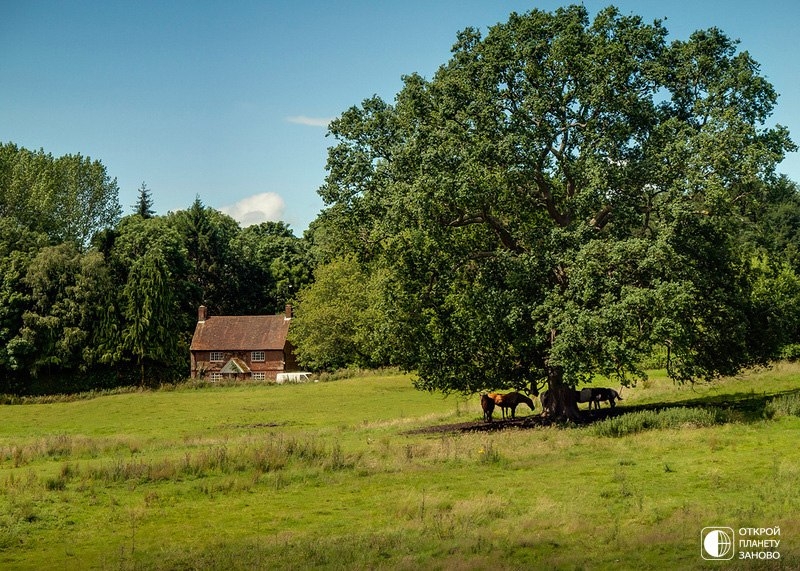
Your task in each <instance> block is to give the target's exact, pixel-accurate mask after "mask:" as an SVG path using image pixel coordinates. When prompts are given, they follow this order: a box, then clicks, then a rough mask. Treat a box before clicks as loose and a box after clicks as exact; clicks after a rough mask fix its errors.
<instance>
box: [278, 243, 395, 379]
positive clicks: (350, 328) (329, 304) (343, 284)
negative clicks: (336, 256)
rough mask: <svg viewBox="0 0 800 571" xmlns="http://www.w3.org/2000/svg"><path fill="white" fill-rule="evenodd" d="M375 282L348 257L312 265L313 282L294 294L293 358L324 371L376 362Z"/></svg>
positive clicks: (378, 325)
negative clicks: (314, 269)
mask: <svg viewBox="0 0 800 571" xmlns="http://www.w3.org/2000/svg"><path fill="white" fill-rule="evenodd" d="M378 285H379V284H377V283H376V280H375V279H374V276H370V275H369V274H367V273H366V272H365V271H364V270H363V269H362V268H361V266H360V265H359V263H358V262H357V261H356V260H355V259H353V258H352V257H350V258H344V259H340V260H335V261H333V262H331V263H329V264H325V265H322V266H319V267H317V269H316V271H315V272H314V282H313V283H312V284H311V285H309V286H308V287H306V288H305V289H303V290H301V292H300V294H299V299H300V305H299V307H298V308H297V310H296V312H295V316H294V319H293V320H292V327H291V328H290V330H289V340H290V341H291V342H292V344H293V345H295V347H296V357H297V359H298V362H299V363H301V364H302V365H303V366H304V367H306V368H310V369H312V370H328V371H331V370H335V369H339V368H344V367H346V366H347V365H349V364H355V365H357V366H366V367H369V366H372V365H374V364H377V356H378V355H379V353H380V348H381V346H382V344H381V342H380V339H379V334H378V332H379V331H380V328H381V321H382V319H384V315H382V314H381V313H380V311H379V310H378V305H377V303H376V297H377V295H378V293H379V292H378V291H377V287H378Z"/></svg>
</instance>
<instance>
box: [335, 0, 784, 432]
mask: <svg viewBox="0 0 800 571" xmlns="http://www.w3.org/2000/svg"><path fill="white" fill-rule="evenodd" d="M404 82H405V83H404V87H403V89H402V91H401V92H400V93H399V94H398V95H397V97H396V100H395V102H394V103H393V104H389V103H387V102H385V101H383V100H381V99H380V98H378V97H373V98H371V99H368V100H366V101H365V102H364V103H363V104H362V105H361V106H359V107H353V108H351V109H349V110H348V111H346V112H345V113H343V114H342V116H341V117H340V118H339V119H338V120H336V121H334V122H333V123H332V124H331V127H330V132H331V134H332V135H333V136H334V137H335V138H336V139H337V144H336V145H335V146H333V147H332V148H331V149H330V151H329V161H328V169H329V175H328V177H327V179H326V183H325V185H324V186H323V188H322V189H321V190H320V194H321V196H322V197H323V199H324V200H325V201H326V203H327V209H326V211H325V212H324V213H323V215H322V217H321V219H320V220H321V224H322V225H324V226H325V229H326V235H327V236H328V237H329V238H328V239H329V240H333V241H335V242H336V243H337V244H338V245H339V248H340V250H341V253H346V252H355V253H356V254H358V255H359V256H360V260H361V262H362V263H364V264H367V265H372V266H373V267H381V268H382V271H384V272H386V271H389V272H392V277H393V279H392V280H387V281H386V282H385V283H386V284H387V286H386V289H385V291H384V292H383V293H384V295H385V297H386V300H387V303H389V304H390V305H391V307H392V308H393V310H392V315H393V318H392V319H393V321H392V324H391V325H392V326H391V327H387V326H386V324H383V325H382V327H383V328H384V330H391V331H392V336H393V338H392V339H391V342H392V343H394V344H395V346H396V347H397V354H396V355H395V360H396V361H398V362H401V363H403V364H404V365H405V366H406V367H408V368H409V369H414V370H416V371H417V372H418V375H419V379H418V385H419V386H420V387H421V388H425V389H429V390H444V391H464V392H472V391H476V390H481V389H485V388H490V387H493V388H501V387H524V386H527V385H536V384H540V385H544V384H546V385H547V386H548V387H549V390H550V395H551V398H550V399H548V400H547V401H546V406H547V407H548V408H549V411H550V413H551V414H554V415H556V416H560V417H574V416H575V415H576V414H577V407H576V404H575V402H574V396H572V395H574V393H573V392H572V390H571V389H572V387H575V386H578V385H579V384H580V383H581V382H584V381H586V380H587V379H588V378H590V377H591V376H592V375H594V374H598V373H600V374H605V375H609V376H611V377H612V378H615V379H617V380H619V381H620V382H622V383H627V382H629V381H631V380H635V379H637V378H641V377H642V376H643V374H644V373H643V371H642V370H641V367H640V365H639V363H641V361H642V359H643V358H644V357H645V356H647V355H649V354H650V353H651V352H652V351H653V349H654V348H655V347H658V346H663V347H666V349H667V352H668V364H669V373H670V375H672V376H673V377H674V378H676V379H679V380H690V379H707V378H711V377H713V376H715V375H718V374H728V373H733V372H735V371H738V370H739V369H740V368H742V367H744V366H747V365H750V364H753V363H759V362H763V361H764V360H765V359H767V358H769V357H770V356H771V355H772V353H773V350H774V346H773V344H771V343H769V342H768V339H769V336H768V335H767V333H768V332H766V331H759V330H757V329H756V328H757V327H758V326H759V324H762V325H763V323H762V321H760V320H759V318H758V310H759V307H758V304H757V303H754V301H753V299H754V296H753V295H752V282H753V280H752V279H751V276H750V273H749V269H748V265H747V264H746V263H744V262H743V260H742V257H741V256H740V255H739V253H738V252H737V250H736V247H735V245H736V243H735V241H734V240H733V236H734V235H735V233H736V232H737V230H738V228H739V227H740V225H741V220H742V219H743V216H744V215H745V214H746V213H747V212H749V211H750V210H752V209H754V208H758V207H759V200H760V197H761V196H762V194H761V193H760V192H756V191H757V190H758V189H759V188H763V183H764V182H765V181H769V180H770V179H771V177H773V176H774V168H775V165H776V164H777V163H778V162H779V161H780V160H781V159H782V157H783V155H784V152H785V151H787V150H789V149H792V148H793V145H792V143H791V141H790V140H789V137H788V133H787V131H786V130H785V129H784V128H782V127H767V126H765V123H766V121H767V119H768V118H769V115H770V113H771V111H772V109H773V107H774V105H775V103H776V98H777V96H776V93H775V92H774V90H773V88H772V86H771V85H770V84H769V83H768V82H767V81H766V80H765V79H764V78H763V77H762V76H761V75H759V66H758V64H757V63H756V62H755V61H754V60H753V59H752V57H751V56H750V55H749V54H748V53H747V52H745V51H739V50H738V48H737V43H736V42H734V41H732V40H730V39H729V38H728V37H726V36H725V35H724V34H723V33H722V32H721V31H719V30H717V29H709V30H705V31H698V32H695V33H694V34H692V35H691V37H690V38H689V39H688V40H685V41H683V40H676V41H673V42H671V43H670V42H668V41H667V30H666V29H665V27H664V26H663V25H662V23H661V22H658V21H656V22H653V23H652V24H648V23H645V22H643V21H642V19H641V18H639V17H637V16H633V15H631V16H626V15H623V14H621V13H620V12H619V11H618V10H616V9H615V8H613V7H612V8H607V9H605V10H602V11H600V12H599V13H598V14H597V15H596V16H595V17H594V18H593V19H591V18H590V17H589V14H588V12H587V10H586V9H585V8H584V7H582V6H570V7H567V8H563V9H559V10H556V11H555V12H544V11H539V10H534V11H532V12H530V13H527V14H524V15H519V14H512V15H511V16H510V18H509V19H508V21H507V22H505V23H501V24H498V25H495V26H493V27H491V28H490V29H489V30H488V33H487V34H486V35H485V37H484V36H483V35H482V34H481V33H480V32H479V31H477V30H475V29H467V30H465V31H463V32H461V33H460V34H459V35H458V40H457V43H456V44H455V46H454V47H453V54H452V57H451V59H450V61H449V62H447V63H446V64H445V65H443V66H442V67H441V68H440V69H439V70H438V72H437V73H436V74H435V76H434V77H433V78H432V79H430V80H427V79H425V78H423V77H420V76H419V75H411V76H409V77H406V78H405V80H404Z"/></svg>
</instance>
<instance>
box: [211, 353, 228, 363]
mask: <svg viewBox="0 0 800 571" xmlns="http://www.w3.org/2000/svg"><path fill="white" fill-rule="evenodd" d="M208 360H209V361H211V362H212V363H222V361H224V360H225V353H223V352H222V351H211V354H210V355H209V356H208Z"/></svg>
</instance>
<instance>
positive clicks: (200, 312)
mask: <svg viewBox="0 0 800 571" xmlns="http://www.w3.org/2000/svg"><path fill="white" fill-rule="evenodd" d="M206 317H208V309H207V308H206V306H205V305H201V306H200V307H198V308H197V322H198V323H203V322H205V320H206Z"/></svg>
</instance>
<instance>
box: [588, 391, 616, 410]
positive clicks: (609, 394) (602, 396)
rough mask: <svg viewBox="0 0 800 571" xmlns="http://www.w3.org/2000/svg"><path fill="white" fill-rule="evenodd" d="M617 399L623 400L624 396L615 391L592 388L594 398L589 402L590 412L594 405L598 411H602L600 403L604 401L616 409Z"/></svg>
mask: <svg viewBox="0 0 800 571" xmlns="http://www.w3.org/2000/svg"><path fill="white" fill-rule="evenodd" d="M617 399H618V400H622V396H620V394H619V393H618V392H617V391H615V390H614V389H605V388H592V398H591V400H589V410H591V409H592V405H594V407H595V408H596V409H597V410H600V401H604V400H607V401H608V404H609V405H610V406H611V408H614V406H615V404H614V401H615V400H617Z"/></svg>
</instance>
